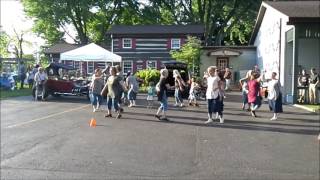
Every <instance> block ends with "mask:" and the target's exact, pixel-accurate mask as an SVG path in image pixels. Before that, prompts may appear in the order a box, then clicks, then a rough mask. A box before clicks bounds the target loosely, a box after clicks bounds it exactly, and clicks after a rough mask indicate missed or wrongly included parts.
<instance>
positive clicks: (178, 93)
mask: <svg viewBox="0 0 320 180" xmlns="http://www.w3.org/2000/svg"><path fill="white" fill-rule="evenodd" d="M174 98H175V100H176V103H183V99H182V94H181V91H180V90H179V89H175V90H174Z"/></svg>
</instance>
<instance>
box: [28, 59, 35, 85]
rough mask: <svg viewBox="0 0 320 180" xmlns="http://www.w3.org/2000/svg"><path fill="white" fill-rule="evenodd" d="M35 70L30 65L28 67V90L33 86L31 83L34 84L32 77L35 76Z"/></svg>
mask: <svg viewBox="0 0 320 180" xmlns="http://www.w3.org/2000/svg"><path fill="white" fill-rule="evenodd" d="M36 72H37V70H36V69H35V68H34V67H32V65H31V64H30V65H29V67H28V72H27V73H28V85H29V88H30V89H31V88H32V86H33V82H34V75H35V74H36Z"/></svg>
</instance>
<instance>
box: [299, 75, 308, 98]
mask: <svg viewBox="0 0 320 180" xmlns="http://www.w3.org/2000/svg"><path fill="white" fill-rule="evenodd" d="M308 84H309V76H308V75H307V74H306V70H305V69H302V71H301V74H300V75H299V77H298V86H299V87H300V88H301V89H299V99H298V102H300V103H304V102H305V101H306V99H305V97H306V89H305V88H307V87H308Z"/></svg>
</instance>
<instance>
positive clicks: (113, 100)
mask: <svg viewBox="0 0 320 180" xmlns="http://www.w3.org/2000/svg"><path fill="white" fill-rule="evenodd" d="M120 81H121V80H120V78H119V77H118V76H117V69H116V67H111V68H110V76H109V78H108V80H107V83H106V84H105V86H107V87H106V88H107V89H108V93H107V106H108V110H107V114H106V115H105V117H112V113H111V112H112V111H111V110H112V106H113V108H114V109H115V111H116V112H117V113H118V114H117V117H116V118H117V119H119V118H121V110H120V108H119V104H118V100H119V99H120V98H121V94H122V92H121V89H122V88H123V87H122V84H121V82H120Z"/></svg>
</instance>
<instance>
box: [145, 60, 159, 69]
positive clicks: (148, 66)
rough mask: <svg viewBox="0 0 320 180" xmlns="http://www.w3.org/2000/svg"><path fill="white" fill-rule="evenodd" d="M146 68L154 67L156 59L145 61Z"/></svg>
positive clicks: (155, 66)
mask: <svg viewBox="0 0 320 180" xmlns="http://www.w3.org/2000/svg"><path fill="white" fill-rule="evenodd" d="M147 68H150V69H156V68H157V61H147Z"/></svg>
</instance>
